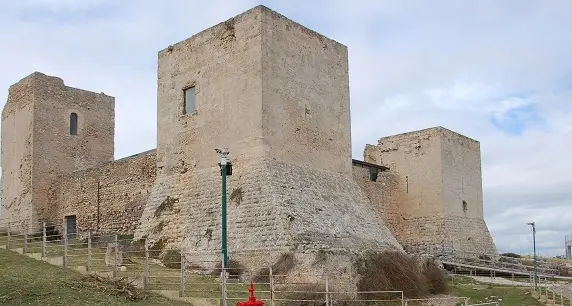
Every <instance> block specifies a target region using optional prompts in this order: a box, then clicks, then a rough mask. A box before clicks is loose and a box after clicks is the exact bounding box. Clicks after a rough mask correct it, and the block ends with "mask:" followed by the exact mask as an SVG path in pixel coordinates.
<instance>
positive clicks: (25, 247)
mask: <svg viewBox="0 0 572 306" xmlns="http://www.w3.org/2000/svg"><path fill="white" fill-rule="evenodd" d="M29 230H30V225H29V224H27V225H26V229H25V230H24V248H23V250H22V253H23V254H26V253H28V231H29Z"/></svg>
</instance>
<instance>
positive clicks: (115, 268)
mask: <svg viewBox="0 0 572 306" xmlns="http://www.w3.org/2000/svg"><path fill="white" fill-rule="evenodd" d="M114 241H115V252H113V259H114V260H113V277H117V255H118V254H117V253H118V252H119V242H118V241H117V234H115V238H114Z"/></svg>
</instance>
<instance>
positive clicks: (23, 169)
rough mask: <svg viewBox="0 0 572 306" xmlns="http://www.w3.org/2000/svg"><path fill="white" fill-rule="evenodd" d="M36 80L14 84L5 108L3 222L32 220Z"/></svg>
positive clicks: (30, 79)
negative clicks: (34, 92) (34, 93)
mask: <svg viewBox="0 0 572 306" xmlns="http://www.w3.org/2000/svg"><path fill="white" fill-rule="evenodd" d="M33 82H34V80H33V78H31V77H28V78H25V79H23V80H21V81H20V82H18V83H17V84H14V85H12V86H10V89H9V94H8V101H7V103H6V105H5V106H4V109H3V110H2V217H1V218H0V219H1V222H2V223H9V222H15V221H22V220H27V221H28V222H31V221H32V214H33V209H32V146H33V138H32V134H33V123H34V121H33V118H34V112H33V109H34V104H33V96H34V95H33V90H34V84H33Z"/></svg>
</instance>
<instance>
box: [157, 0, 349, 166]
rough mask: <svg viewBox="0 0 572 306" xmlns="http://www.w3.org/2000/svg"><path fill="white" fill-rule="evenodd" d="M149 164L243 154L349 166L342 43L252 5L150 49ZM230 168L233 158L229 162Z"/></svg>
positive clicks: (204, 161) (237, 158)
mask: <svg viewBox="0 0 572 306" xmlns="http://www.w3.org/2000/svg"><path fill="white" fill-rule="evenodd" d="M158 62H159V65H158V125H157V127H158V147H157V154H158V159H159V162H158V166H159V168H160V169H161V170H160V171H161V172H165V173H167V174H169V173H173V171H181V169H189V168H194V167H198V168H205V167H212V166H213V165H215V164H216V163H217V162H218V159H219V156H218V155H217V154H215V152H214V148H217V147H220V146H228V148H229V149H230V151H231V156H232V158H233V161H234V162H235V163H237V167H239V164H240V163H241V162H243V161H247V160H252V159H260V158H265V159H276V160H280V161H283V162H289V163H293V164H296V165H304V166H308V167H312V168H317V169H323V170H328V171H333V172H337V173H345V174H349V173H350V172H351V163H350V162H349V161H350V160H351V145H350V143H351V136H350V110H349V106H350V101H349V82H348V60H347V48H346V47H345V46H344V45H342V44H339V43H337V42H335V41H333V40H331V39H328V38H326V37H324V36H322V35H320V34H318V33H315V32H313V31H311V30H309V29H307V28H305V27H303V26H301V25H299V24H296V23H294V22H292V21H290V20H287V19H286V18H284V17H282V16H280V15H279V14H277V13H275V12H273V11H271V10H269V9H267V8H265V7H263V6H259V7H257V8H254V9H252V10H249V11H248V12H246V13H243V14H241V15H239V16H237V17H235V18H233V19H231V20H228V21H226V22H223V23H221V24H218V25H216V26H214V27H212V28H209V29H207V30H205V31H203V32H201V33H199V34H197V35H194V36H193V37H191V38H189V39H187V40H185V41H182V42H180V43H177V44H175V45H173V46H170V47H168V48H166V49H165V50H162V51H160V52H159V61H158ZM237 170H238V168H237Z"/></svg>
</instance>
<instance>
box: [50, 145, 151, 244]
mask: <svg viewBox="0 0 572 306" xmlns="http://www.w3.org/2000/svg"><path fill="white" fill-rule="evenodd" d="M155 177H156V153H155V150H152V151H147V152H143V153H140V154H137V155H134V156H130V157H127V158H124V159H120V160H116V161H113V162H111V163H107V164H104V165H102V166H100V167H96V168H91V169H87V170H84V171H77V172H74V173H73V174H71V175H67V176H62V177H59V178H58V179H57V180H56V181H54V182H53V184H52V186H51V188H50V194H49V201H50V207H52V211H49V212H40V215H46V216H51V217H50V218H49V220H45V221H48V222H49V223H53V224H56V225H61V224H64V222H65V217H66V216H72V215H75V216H76V222H77V225H76V226H77V231H78V233H82V232H86V231H88V230H92V231H94V232H100V233H106V232H110V233H111V232H114V233H121V234H132V233H133V232H134V230H135V227H136V226H137V222H138V221H139V218H140V217H141V213H142V212H143V207H144V205H145V202H146V201H147V199H148V197H149V194H150V190H151V188H152V186H153V183H154V182H155Z"/></svg>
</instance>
